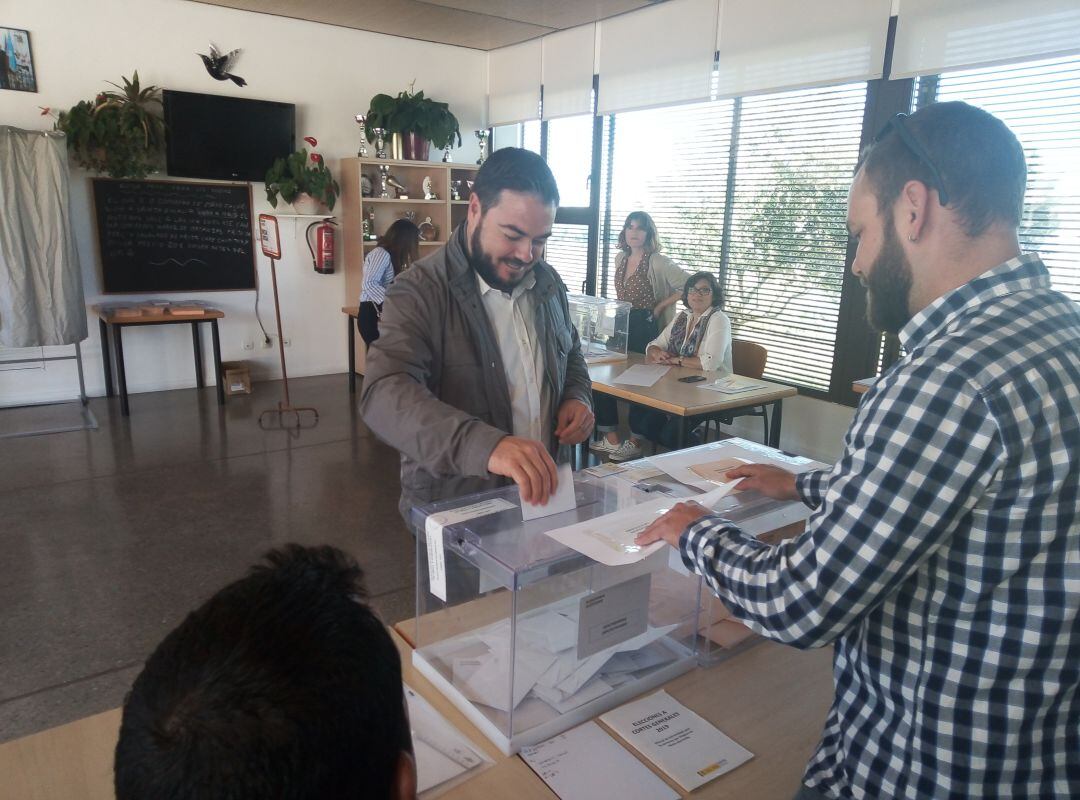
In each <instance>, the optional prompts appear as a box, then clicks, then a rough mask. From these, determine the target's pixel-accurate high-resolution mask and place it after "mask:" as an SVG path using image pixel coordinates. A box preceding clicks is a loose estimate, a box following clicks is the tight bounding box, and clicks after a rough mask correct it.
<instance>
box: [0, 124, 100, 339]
mask: <svg viewBox="0 0 1080 800" xmlns="http://www.w3.org/2000/svg"><path fill="white" fill-rule="evenodd" d="M85 338H86V303H85V301H84V299H83V285H82V274H81V272H80V270H79V255H78V253H77V251H76V250H75V239H74V236H73V235H72V229H71V211H70V208H69V204H68V163H67V143H66V141H65V140H64V137H63V135H62V134H58V133H48V134H47V133H45V132H43V131H23V130H19V129H17V128H11V127H7V126H0V346H3V347H44V346H46V345H61V344H74V343H75V342H80V341H82V340H83V339H85Z"/></svg>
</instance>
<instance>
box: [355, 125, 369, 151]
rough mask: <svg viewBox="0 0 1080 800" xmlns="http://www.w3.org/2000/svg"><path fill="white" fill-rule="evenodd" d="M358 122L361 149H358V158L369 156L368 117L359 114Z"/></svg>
mask: <svg viewBox="0 0 1080 800" xmlns="http://www.w3.org/2000/svg"><path fill="white" fill-rule="evenodd" d="M355 119H356V124H357V125H359V126H360V149H359V150H357V151H356V156H357V158H367V127H366V126H367V117H365V116H364V115H363V114H357V115H356V117H355Z"/></svg>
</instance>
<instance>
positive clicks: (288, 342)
mask: <svg viewBox="0 0 1080 800" xmlns="http://www.w3.org/2000/svg"><path fill="white" fill-rule="evenodd" d="M281 343H282V344H283V345H285V346H286V347H292V339H290V338H289V337H287V336H286V337H285V338H284V339H282V340H281Z"/></svg>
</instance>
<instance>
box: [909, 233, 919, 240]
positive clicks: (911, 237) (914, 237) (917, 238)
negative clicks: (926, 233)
mask: <svg viewBox="0 0 1080 800" xmlns="http://www.w3.org/2000/svg"><path fill="white" fill-rule="evenodd" d="M907 240H908V241H909V242H917V241H919V237H918V236H912V235H911V234H910V233H909V234H908V237H907Z"/></svg>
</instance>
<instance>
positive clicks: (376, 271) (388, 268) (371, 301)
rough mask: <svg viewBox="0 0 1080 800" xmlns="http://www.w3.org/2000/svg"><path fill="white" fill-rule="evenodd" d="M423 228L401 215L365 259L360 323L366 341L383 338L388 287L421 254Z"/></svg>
mask: <svg viewBox="0 0 1080 800" xmlns="http://www.w3.org/2000/svg"><path fill="white" fill-rule="evenodd" d="M419 251H420V229H419V228H418V227H416V224H415V223H414V222H412V221H411V220H407V219H399V220H398V221H397V222H395V223H394V224H393V225H391V226H390V227H389V228H387V230H386V233H384V234H383V235H382V236H380V237H379V243H378V246H377V247H373V248H372V249H371V252H370V253H368V254H367V258H365V259H364V282H363V284H362V285H361V287H360V313H359V314H358V315H357V317H356V327H357V329H358V330H359V331H360V336H361V338H363V340H364V343H365V344H366V345H368V346H369V347H370V346H371V343H372V342H374V341H375V340H376V339H378V338H379V319H380V318H381V317H382V305H383V300H385V299H386V290H387V288H388V287H389V286H390V284H391V283H393V282H394V278H396V277H397V276H398V275H400V274H401V273H402V272H403V271H404V270H405V269H406V268H407V267H408V266H409V265H410V264H412V262H414V261H415V260H416V259H417V258H419V256H420V252H419Z"/></svg>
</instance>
